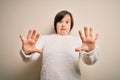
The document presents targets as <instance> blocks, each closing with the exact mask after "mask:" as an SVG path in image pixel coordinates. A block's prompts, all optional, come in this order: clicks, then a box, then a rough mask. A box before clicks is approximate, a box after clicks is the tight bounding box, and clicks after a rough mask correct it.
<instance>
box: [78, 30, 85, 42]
mask: <svg viewBox="0 0 120 80" xmlns="http://www.w3.org/2000/svg"><path fill="white" fill-rule="evenodd" d="M79 35H80V38H81V40H82V41H85V35H84V34H83V33H82V31H81V30H79Z"/></svg>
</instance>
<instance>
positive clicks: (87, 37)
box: [75, 27, 98, 52]
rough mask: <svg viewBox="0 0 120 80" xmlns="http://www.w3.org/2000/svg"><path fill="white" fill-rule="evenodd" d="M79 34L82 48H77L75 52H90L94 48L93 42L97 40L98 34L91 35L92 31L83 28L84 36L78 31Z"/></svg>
mask: <svg viewBox="0 0 120 80" xmlns="http://www.w3.org/2000/svg"><path fill="white" fill-rule="evenodd" d="M79 34H80V38H81V40H82V46H81V47H79V48H76V49H75V50H76V51H80V50H84V51H87V52H89V51H91V50H93V49H94V48H95V42H96V39H97V38H98V34H96V35H95V36H94V35H93V29H92V28H90V30H89V29H88V27H84V34H83V33H82V32H81V31H79Z"/></svg>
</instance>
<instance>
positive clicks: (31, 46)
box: [20, 29, 42, 54]
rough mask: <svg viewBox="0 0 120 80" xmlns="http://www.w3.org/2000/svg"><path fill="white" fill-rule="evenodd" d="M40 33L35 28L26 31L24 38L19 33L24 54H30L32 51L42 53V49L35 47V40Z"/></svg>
mask: <svg viewBox="0 0 120 80" xmlns="http://www.w3.org/2000/svg"><path fill="white" fill-rule="evenodd" d="M39 36H40V34H39V33H38V32H37V31H36V30H35V29H30V30H29V31H28V35H27V38H24V37H23V36H22V35H20V39H21V41H22V49H23V51H24V52H25V54H31V53H33V52H38V53H40V54H41V53H42V50H39V49H37V48H36V46H35V45H36V42H37V40H38V38H39Z"/></svg>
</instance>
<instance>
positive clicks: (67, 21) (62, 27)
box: [56, 14, 71, 35]
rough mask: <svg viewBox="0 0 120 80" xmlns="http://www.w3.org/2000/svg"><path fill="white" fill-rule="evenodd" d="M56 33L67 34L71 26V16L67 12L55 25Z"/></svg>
mask: <svg viewBox="0 0 120 80" xmlns="http://www.w3.org/2000/svg"><path fill="white" fill-rule="evenodd" d="M56 28H57V34H60V35H68V34H69V32H70V28H71V17H70V15H69V14H66V15H65V16H64V17H63V19H62V20H61V21H59V22H58V23H57V25H56Z"/></svg>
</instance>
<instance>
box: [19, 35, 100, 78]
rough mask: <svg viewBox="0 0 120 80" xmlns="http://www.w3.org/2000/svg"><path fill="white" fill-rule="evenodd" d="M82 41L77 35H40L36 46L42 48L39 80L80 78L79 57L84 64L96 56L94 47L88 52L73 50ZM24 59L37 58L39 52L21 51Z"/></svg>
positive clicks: (89, 62)
mask: <svg viewBox="0 0 120 80" xmlns="http://www.w3.org/2000/svg"><path fill="white" fill-rule="evenodd" d="M81 44H82V41H81V40H80V38H79V37H73V36H70V35H66V36H62V35H58V34H53V35H46V36H42V37H40V38H39V39H38V42H37V43H36V47H37V48H38V49H42V50H43V57H42V70H41V80H81V74H80V69H79V58H80V57H81V58H82V60H83V61H84V62H85V63H86V64H93V63H94V62H95V61H96V60H97V58H98V50H97V48H95V49H94V50H92V51H91V52H89V53H86V52H84V51H81V52H75V48H77V47H80V46H81ZM21 54H22V55H23V56H22V57H23V58H24V60H25V61H30V60H37V59H38V57H39V56H40V54H39V53H33V54H31V55H26V54H25V53H24V52H22V53H21Z"/></svg>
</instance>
